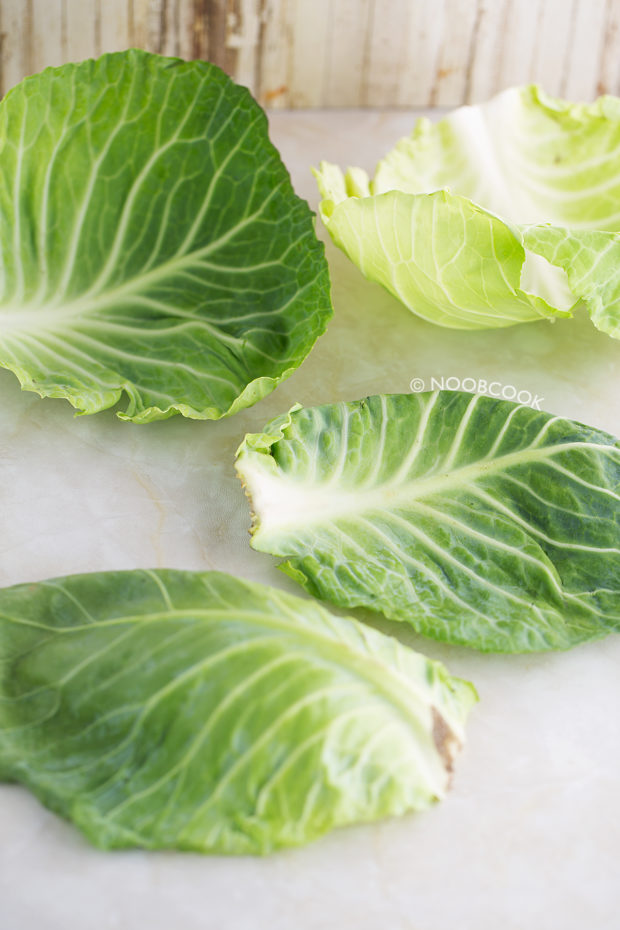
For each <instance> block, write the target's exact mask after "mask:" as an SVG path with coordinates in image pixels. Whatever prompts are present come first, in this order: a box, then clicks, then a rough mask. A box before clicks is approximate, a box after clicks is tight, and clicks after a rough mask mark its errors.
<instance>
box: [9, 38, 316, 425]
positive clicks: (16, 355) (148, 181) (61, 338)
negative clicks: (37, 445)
mask: <svg viewBox="0 0 620 930" xmlns="http://www.w3.org/2000/svg"><path fill="white" fill-rule="evenodd" d="M0 165H1V168H2V170H1V171H0V259H1V261H0V265H1V274H0V365H2V366H4V367H6V368H8V369H10V370H11V371H13V372H14V373H15V374H16V375H17V377H18V378H19V381H20V382H21V385H22V387H23V388H25V389H27V390H32V391H36V392H38V393H39V394H40V395H41V396H50V397H63V398H66V399H67V400H68V401H69V402H70V403H71V404H72V405H73V406H74V407H75V408H77V410H78V411H80V412H82V413H94V412H97V411H99V410H103V409H105V408H107V407H111V406H113V405H114V404H116V403H117V402H118V401H119V400H120V399H124V400H125V401H126V404H127V406H126V409H124V410H123V411H121V412H120V413H119V416H121V417H123V418H125V419H130V420H133V421H135V422H147V421H149V420H154V419H160V418H163V417H168V416H171V415H172V414H174V413H181V414H184V415H185V416H188V417H194V418H199V419H216V418H219V417H221V416H225V415H227V414H232V413H235V412H236V411H237V410H240V409H241V408H243V407H247V406H249V405H250V404H252V403H254V402H256V401H257V400H260V399H261V398H262V397H263V396H265V394H267V393H269V391H271V390H272V389H273V388H274V387H275V386H276V385H277V384H278V383H279V382H280V381H281V380H282V379H283V378H286V377H287V376H288V375H289V374H291V372H292V371H294V370H295V369H296V368H297V367H298V366H299V364H300V363H301V362H302V361H303V359H304V358H305V357H306V355H307V354H308V352H309V351H310V349H311V348H312V346H313V344H314V342H315V340H316V338H317V337H318V336H319V335H320V333H321V332H322V331H323V330H324V329H325V326H326V324H327V320H328V319H329V317H330V315H331V312H332V311H331V303H330V298H329V279H328V271H327V266H326V263H325V259H324V255H323V246H322V244H321V243H319V242H318V241H317V239H316V235H315V232H314V227H313V219H312V214H311V212H310V210H309V208H308V206H307V204H306V203H305V202H304V201H302V200H300V199H299V198H298V197H297V196H296V195H295V193H294V192H293V189H292V187H291V183H290V179H289V176H288V172H287V171H286V168H285V167H284V165H283V164H282V162H281V160H280V157H279V155H278V152H277V151H276V149H275V148H274V146H273V145H272V144H271V142H270V141H269V137H268V134H267V121H266V118H265V114H264V113H263V111H262V110H261V108H260V107H259V105H258V104H257V103H256V102H255V101H254V100H253V99H252V97H251V95H250V94H249V92H248V91H247V90H246V89H245V88H242V87H239V86H237V85H235V84H234V83H233V81H231V80H230V78H228V77H227V76H226V75H225V74H224V73H223V72H222V71H220V69H219V68H217V67H215V66H214V65H210V64H207V63H205V62H201V61H192V62H184V61H181V60H178V59H172V58H162V57H161V56H159V55H153V54H149V53H148V52H143V51H140V50H136V49H134V50H130V51H127V52H120V53H115V54H111V55H104V56H102V57H101V58H99V59H97V60H90V61H85V62H82V63H80V64H69V65H63V66H62V67H60V68H48V69H47V70H46V71H43V72H42V73H41V74H37V75H34V76H33V77H29V78H26V79H25V80H24V81H22V82H21V83H20V84H18V85H17V86H16V87H15V88H14V89H13V90H11V91H10V92H9V93H8V94H7V95H6V97H5V98H4V100H3V101H2V102H1V103H0Z"/></svg>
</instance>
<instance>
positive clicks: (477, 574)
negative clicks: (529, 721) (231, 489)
mask: <svg viewBox="0 0 620 930" xmlns="http://www.w3.org/2000/svg"><path fill="white" fill-rule="evenodd" d="M237 470H238V473H239V475H240V477H241V479H242V481H243V483H244V485H245V487H246V490H247V492H248V495H249V497H250V499H251V503H252V507H253V510H254V524H253V528H252V546H253V547H254V548H255V549H259V550H261V551H264V552H270V553H272V554H274V555H278V556H283V557H285V559H286V561H285V562H284V563H283V564H282V565H281V566H280V567H281V568H282V569H283V570H284V571H285V572H286V573H287V574H289V575H290V576H291V577H292V578H294V579H296V580H297V581H298V582H300V583H301V584H302V585H303V586H304V587H305V588H306V590H307V591H309V592H310V593H311V594H313V595H315V596H316V597H321V598H324V599H326V600H328V601H331V602H333V603H334V604H338V605H340V606H342V607H349V608H350V607H356V606H363V607H367V608H371V609H372V610H375V611H380V612H382V613H383V614H384V615H385V616H386V617H389V618H391V619H393V620H401V621H404V622H406V623H408V624H411V625H412V626H413V627H414V628H415V629H416V630H417V631H418V632H421V633H424V634H426V635H427V636H432V637H435V638H436V639H441V640H445V641H447V642H451V643H459V644H462V645H465V646H473V647H475V648H477V649H480V650H484V651H499V652H529V651H538V650H547V649H564V648H567V647H569V646H572V645H574V644H575V643H579V642H582V641H585V640H588V639H595V638H598V637H601V636H603V635H604V634H605V633H608V632H609V631H612V630H618V629H620V444H619V443H618V442H617V441H616V440H615V439H614V438H613V437H612V436H609V435H608V434H607V433H603V432H600V431H599V430H596V429H592V428H590V427H587V426H583V425H581V424H579V423H575V422H573V421H571V420H567V419H564V418H563V417H559V416H551V415H550V414H548V413H544V412H540V411H536V410H533V409H532V408H530V407H525V406H522V405H519V404H514V403H511V402H509V401H504V400H495V399H494V398H491V397H486V396H483V395H479V394H474V395H472V394H467V393H465V392H451V391H437V392H433V393H430V392H429V393H425V394H400V395H376V396H373V397H369V398H367V399H365V400H361V401H357V402H352V403H338V404H328V405H325V406H322V407H314V408H307V409H302V408H294V409H293V410H292V411H291V412H290V413H288V414H285V415H284V416H281V417H279V418H277V419H276V420H273V421H272V422H270V423H268V424H267V426H266V427H265V428H264V430H263V432H262V433H258V434H250V435H248V436H246V437H245V440H244V442H243V444H242V445H241V447H240V449H239V451H238V457H237Z"/></svg>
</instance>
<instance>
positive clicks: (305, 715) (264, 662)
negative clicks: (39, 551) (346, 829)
mask: <svg viewBox="0 0 620 930" xmlns="http://www.w3.org/2000/svg"><path fill="white" fill-rule="evenodd" d="M0 656H1V661H0V777H1V778H3V779H5V780H12V781H19V782H22V783H23V784H25V785H27V786H28V787H29V788H30V789H31V790H32V791H33V792H34V793H35V794H36V795H37V796H38V797H39V798H40V799H41V800H42V801H43V802H44V803H45V804H46V805H48V806H49V807H51V808H52V809H53V810H56V811H58V812H59V813H60V814H63V815H64V816H66V817H69V818H71V819H72V820H73V821H74V822H75V823H76V824H77V826H78V827H80V829H81V830H83V831H84V833H85V834H86V835H87V836H88V837H89V838H90V839H91V840H92V841H93V842H94V843H96V844H97V845H98V846H101V847H105V848H109V847H131V846H141V847H146V848H149V849H158V848H169V847H176V848H179V849H188V850H197V851H200V852H219V853H265V852H269V851H270V850H273V849H276V848H278V847H281V846H295V845H298V844H301V843H305V842H307V841H309V840H312V839H314V838H315V837H318V836H320V835H321V834H322V833H324V832H325V831H327V830H329V829H330V828H331V827H334V826H337V825H341V824H348V823H352V822H355V821H371V820H375V819H376V818H379V817H383V816H386V815H390V814H401V813H403V812H404V811H407V810H410V809H419V808H424V807H427V806H428V805H429V804H430V803H431V802H433V801H435V800H437V799H438V798H440V797H441V796H442V795H443V794H444V792H445V790H446V788H447V785H448V781H449V774H450V769H451V765H452V758H453V755H454V753H455V751H456V750H457V748H458V746H459V745H460V744H461V743H462V741H463V738H464V734H463V726H464V722H465V717H466V715H467V713H468V711H469V709H470V707H471V705H472V704H473V703H474V702H475V700H476V695H475V691H474V690H473V688H472V686H471V685H469V684H467V683H466V682H463V681H460V680H459V679H455V678H451V677H449V676H448V674H447V672H446V670H445V669H444V667H443V666H442V665H441V664H439V663H437V662H431V661H430V660H428V659H426V658H425V657H424V656H421V655H419V654H418V653H415V652H413V651H412V650H411V649H408V648H405V647H404V646H401V645H400V644H399V643H398V642H397V641H396V640H394V639H392V638H390V637H388V636H384V635H382V634H380V633H377V632H375V631H374V630H371V629H369V628H368V627H366V626H364V625H362V624H359V623H357V622H355V621H354V620H348V619H343V618H340V617H335V616H333V615H331V614H329V613H327V611H326V610H324V609H323V608H321V607H320V606H319V605H318V604H315V603H312V602H309V601H307V600H302V599H300V598H297V597H293V596H291V595H288V594H285V593H283V592H281V591H277V590H275V589H273V588H268V587H265V586H263V585H258V584H252V583H250V582H245V581H240V580H239V579H236V578H233V577H231V576H229V575H224V574H220V573H217V572H204V573H199V572H181V571H166V570H158V571H131V572H104V573H100V574H92V575H74V576H69V577H66V578H59V579H56V580H53V581H48V582H42V583H40V584H34V585H19V586H16V587H13V588H6V589H4V590H1V591H0Z"/></svg>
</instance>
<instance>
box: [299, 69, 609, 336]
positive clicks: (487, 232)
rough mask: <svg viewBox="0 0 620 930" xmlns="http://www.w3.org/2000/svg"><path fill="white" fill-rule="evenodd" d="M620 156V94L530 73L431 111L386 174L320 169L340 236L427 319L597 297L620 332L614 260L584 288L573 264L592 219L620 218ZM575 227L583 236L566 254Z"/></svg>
mask: <svg viewBox="0 0 620 930" xmlns="http://www.w3.org/2000/svg"><path fill="white" fill-rule="evenodd" d="M619 165H620V100H618V99H616V98H613V97H601V98H600V99H599V100H598V101H597V102H596V103H594V104H591V105H587V104H570V103H566V102H564V101H561V100H556V99H553V98H551V97H548V96H547V95H545V94H543V93H542V91H540V90H539V89H538V88H537V87H532V86H530V87H523V88H514V89H511V90H508V91H505V92H504V93H502V94H500V95H499V96H497V97H495V98H494V99H493V100H491V101H489V102H488V103H485V104H482V105H479V106H473V107H461V108H460V109H458V110H456V111H455V112H453V113H451V114H450V115H449V116H447V117H446V118H445V119H443V120H441V121H439V122H438V123H431V122H430V121H429V120H428V119H421V120H419V121H418V123H417V125H416V127H415V128H414V130H413V132H412V134H411V135H410V136H409V137H407V138H405V139H403V140H401V141H400V142H399V143H398V144H397V146H396V147H395V149H394V150H393V151H392V152H390V153H389V154H388V155H387V156H386V157H385V158H384V159H383V160H382V161H381V162H379V165H378V166H377V170H376V173H375V176H374V178H373V179H372V180H369V178H368V176H367V175H366V174H365V173H364V172H363V171H361V170H360V169H349V171H348V172H347V173H346V174H344V175H343V173H342V172H341V171H340V169H338V168H337V167H336V166H334V165H330V164H327V163H323V164H322V165H321V168H320V170H319V171H318V172H316V174H317V179H318V182H319V188H320V190H321V194H322V196H323V198H324V199H323V201H322V203H321V214H322V217H323V220H324V222H325V224H326V226H327V228H328V230H329V232H330V234H331V235H332V237H333V239H334V241H335V242H336V244H337V245H339V246H340V247H341V248H342V249H343V250H344V251H345V252H346V253H347V255H348V256H349V258H351V259H352V261H354V262H355V263H356V264H357V265H358V267H360V269H361V270H362V271H363V273H364V274H365V275H366V276H367V277H369V278H370V279H371V280H375V281H378V282H379V283H381V284H383V285H384V286H385V287H387V288H388V290H390V291H391V292H392V293H393V294H394V295H395V296H396V297H398V298H399V299H400V300H401V301H402V302H403V303H404V304H405V305H406V306H408V307H409V308H410V309H411V310H413V311H414V312H415V313H418V314H419V315H421V316H423V317H424V318H425V319H429V320H431V321H433V322H436V323H439V324H441V325H444V326H451V327H456V328H463V329H474V328H486V327H493V326H509V325H511V324H513V323H517V322H521V321H526V320H536V319H541V318H543V317H548V316H553V315H558V316H562V315H566V314H568V313H569V312H570V311H571V309H572V308H573V307H574V305H575V304H576V303H577V302H578V300H579V299H583V300H584V302H585V303H586V305H587V306H588V309H589V310H590V312H591V315H592V318H593V321H594V323H595V325H596V326H597V327H599V328H600V329H602V330H604V331H605V332H607V333H609V334H610V335H612V336H615V337H616V338H620V323H619V322H618V309H617V301H616V302H615V303H614V302H612V303H610V302H609V299H608V294H607V291H606V275H605V266H604V264H601V265H599V264H598V263H597V262H596V261H595V262H594V263H593V268H592V273H591V275H590V278H589V281H588V285H587V286H583V287H582V286H581V278H580V277H579V276H576V275H572V276H571V274H570V272H569V274H568V279H567V276H566V274H565V273H564V272H565V271H569V269H570V267H571V262H572V261H573V260H575V259H576V260H580V257H581V242H580V235H581V234H582V233H583V231H584V230H597V231H599V232H600V233H608V234H609V233H614V232H618V231H620V207H619V204H620V168H619ZM437 191H444V193H443V196H441V197H440V196H438V195H437V194H436V193H434V192H437ZM532 227H538V228H537V229H536V230H535V231H534V230H533V229H532ZM554 227H556V229H554ZM557 227H559V228H560V229H557ZM565 227H566V228H568V230H569V231H574V232H575V234H576V235H575V236H574V237H573V236H570V235H569V236H568V239H567V242H566V244H565V246H564V260H563V261H558V262H555V261H554V258H553V256H552V254H550V253H552V252H553V240H554V237H556V236H557V235H558V234H559V235H565V233H566V229H565ZM547 237H549V238H547ZM608 238H609V237H607V239H606V238H605V237H602V238H601V239H599V240H598V246H597V247H598V248H599V249H600V251H599V253H598V254H599V255H600V254H601V252H603V251H604V250H605V245H606V242H607V241H608ZM590 244H592V242H590ZM554 265H557V266H558V267H554ZM489 283H490V284H491V286H490V287H489ZM498 285H499V288H498ZM433 305H436V308H437V309H436V310H435V311H433Z"/></svg>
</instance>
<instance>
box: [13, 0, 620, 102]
mask: <svg viewBox="0 0 620 930" xmlns="http://www.w3.org/2000/svg"><path fill="white" fill-rule="evenodd" d="M134 45H135V46H141V47H143V48H148V49H151V50H152V51H157V52H162V53H164V54H167V55H180V56H182V57H184V58H206V59H208V60H210V61H214V62H215V63H216V64H218V65H221V67H223V68H224V69H225V70H226V71H228V73H229V74H231V75H232V76H233V77H235V78H236V79H237V80H238V81H239V82H240V83H243V84H246V85H247V86H249V87H250V88H251V89H252V91H253V92H254V94H255V96H256V97H257V98H258V99H259V100H260V101H261V102H262V103H263V104H264V105H266V106H271V107H357V106H377V107H379V106H381V107H385V106H387V107H411V106H416V107H417V106H456V105H458V104H461V103H469V102H475V101H479V100H483V99H486V98H487V97H489V96H491V95H492V94H494V93H496V92H497V91H499V90H501V89H502V88H504V87H508V86H510V85H512V84H520V83H525V82H528V81H537V82H539V83H541V84H542V86H543V87H544V88H545V90H547V91H548V92H549V93H551V94H556V95H559V96H565V97H568V98H570V99H575V100H577V99H581V100H592V99H594V97H596V96H597V95H598V94H601V93H615V94H620V0H0V91H1V92H2V93H4V92H5V91H6V90H8V89H9V88H10V87H12V86H13V84H15V83H17V81H19V80H20V79H21V78H22V77H23V76H24V75H26V74H30V73H32V72H34V71H39V70H41V69H42V68H44V67H45V66H46V65H57V64H61V63H63V62H66V61H75V60H77V59H81V58H87V57H89V56H92V55H99V54H101V53H102V52H105V51H115V50H117V49H123V48H127V47H129V46H134Z"/></svg>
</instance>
